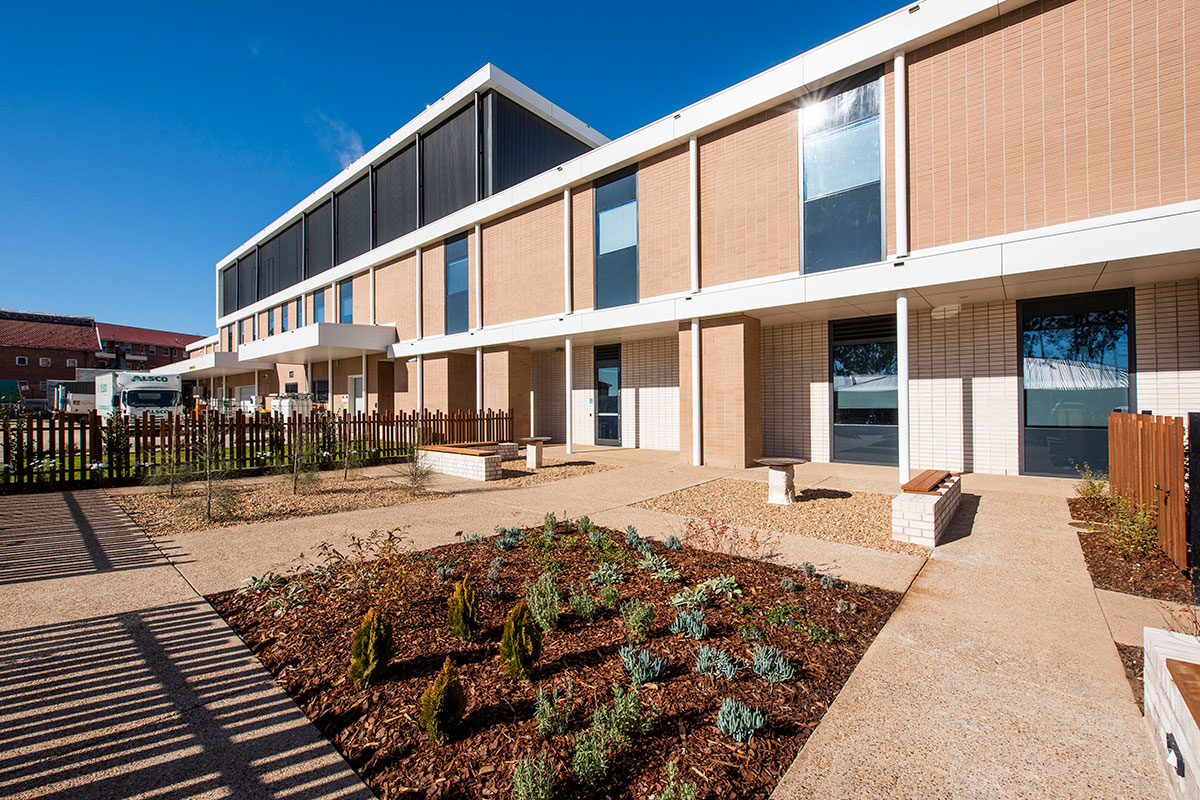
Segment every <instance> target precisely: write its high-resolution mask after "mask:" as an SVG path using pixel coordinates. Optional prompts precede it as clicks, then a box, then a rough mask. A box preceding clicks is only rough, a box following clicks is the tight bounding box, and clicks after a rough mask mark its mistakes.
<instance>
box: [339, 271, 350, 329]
mask: <svg viewBox="0 0 1200 800" xmlns="http://www.w3.org/2000/svg"><path fill="white" fill-rule="evenodd" d="M338 322H342V323H346V324H349V323H351V322H354V281H353V280H351V279H349V278H347V279H346V280H344V281H342V282H341V283H339V284H338Z"/></svg>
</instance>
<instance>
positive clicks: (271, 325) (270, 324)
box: [267, 309, 275, 336]
mask: <svg viewBox="0 0 1200 800" xmlns="http://www.w3.org/2000/svg"><path fill="white" fill-rule="evenodd" d="M274 335H275V310H274V309H272V310H270V311H268V312H267V336H274Z"/></svg>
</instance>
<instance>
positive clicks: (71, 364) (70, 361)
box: [67, 358, 79, 368]
mask: <svg viewBox="0 0 1200 800" xmlns="http://www.w3.org/2000/svg"><path fill="white" fill-rule="evenodd" d="M78 366H79V359H78V358H68V359H67V367H68V368H71V367H78Z"/></svg>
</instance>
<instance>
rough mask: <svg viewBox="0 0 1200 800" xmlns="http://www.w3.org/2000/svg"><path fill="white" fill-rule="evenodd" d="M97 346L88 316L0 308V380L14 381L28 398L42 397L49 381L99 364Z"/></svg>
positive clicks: (93, 324)
mask: <svg viewBox="0 0 1200 800" xmlns="http://www.w3.org/2000/svg"><path fill="white" fill-rule="evenodd" d="M99 345H100V343H99V340H98V339H97V338H96V322H95V320H94V319H92V318H91V317H77V316H69V315H66V314H39V313H35V312H30V311H11V310H7V309H0V379H7V380H14V381H16V382H17V385H18V387H19V391H20V396H21V397H23V398H25V399H27V400H38V401H41V400H45V399H46V396H47V391H48V389H49V385H50V381H73V380H75V370H76V369H79V368H84V369H87V368H94V367H97V366H99V361H98V360H97V357H96V354H97V351H98V349H99Z"/></svg>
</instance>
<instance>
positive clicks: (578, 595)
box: [567, 582, 597, 620]
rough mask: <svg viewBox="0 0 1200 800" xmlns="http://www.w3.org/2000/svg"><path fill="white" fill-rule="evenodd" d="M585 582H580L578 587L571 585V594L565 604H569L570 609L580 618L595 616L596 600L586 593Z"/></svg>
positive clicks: (587, 618)
mask: <svg viewBox="0 0 1200 800" xmlns="http://www.w3.org/2000/svg"><path fill="white" fill-rule="evenodd" d="M586 587H587V584H586V583H582V582H581V583H580V584H579V586H578V588H576V587H571V594H570V596H569V597H568V598H567V604H568V605H570V606H571V610H572V611H574V612H575V616H577V617H579V618H580V619H582V620H589V619H591V618H592V617H594V616H596V608H597V606H596V601H595V600H593V599H592V596H591V595H590V594H588V593H587V588H586Z"/></svg>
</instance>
